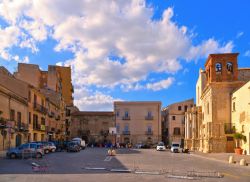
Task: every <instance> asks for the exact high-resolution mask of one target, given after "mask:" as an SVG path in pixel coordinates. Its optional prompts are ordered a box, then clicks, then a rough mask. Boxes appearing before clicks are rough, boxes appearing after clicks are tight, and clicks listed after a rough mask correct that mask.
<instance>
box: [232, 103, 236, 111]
mask: <svg viewBox="0 0 250 182" xmlns="http://www.w3.org/2000/svg"><path fill="white" fill-rule="evenodd" d="M233 111H236V109H235V102H233Z"/></svg>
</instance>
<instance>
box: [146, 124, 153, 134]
mask: <svg viewBox="0 0 250 182" xmlns="http://www.w3.org/2000/svg"><path fill="white" fill-rule="evenodd" d="M147 131H148V132H149V133H151V132H152V126H151V125H148V126H147Z"/></svg>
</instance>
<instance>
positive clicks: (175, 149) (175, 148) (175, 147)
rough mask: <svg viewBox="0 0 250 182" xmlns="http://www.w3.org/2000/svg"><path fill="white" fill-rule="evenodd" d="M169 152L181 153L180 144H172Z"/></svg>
mask: <svg viewBox="0 0 250 182" xmlns="http://www.w3.org/2000/svg"><path fill="white" fill-rule="evenodd" d="M170 151H171V152H174V153H178V152H182V148H181V144H180V143H179V142H172V145H171V149H170Z"/></svg>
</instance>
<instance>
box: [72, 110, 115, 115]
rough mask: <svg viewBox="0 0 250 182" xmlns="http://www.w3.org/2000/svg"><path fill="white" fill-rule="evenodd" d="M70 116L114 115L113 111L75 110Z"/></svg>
mask: <svg viewBox="0 0 250 182" xmlns="http://www.w3.org/2000/svg"><path fill="white" fill-rule="evenodd" d="M71 115H72V116H95V115H96V116H114V115H115V113H114V112H113V111H76V112H73V113H72V114H71Z"/></svg>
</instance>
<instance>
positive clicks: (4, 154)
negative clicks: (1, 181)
mask: <svg viewBox="0 0 250 182" xmlns="http://www.w3.org/2000/svg"><path fill="white" fill-rule="evenodd" d="M6 152H7V151H6V150H0V158H5V157H6Z"/></svg>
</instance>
